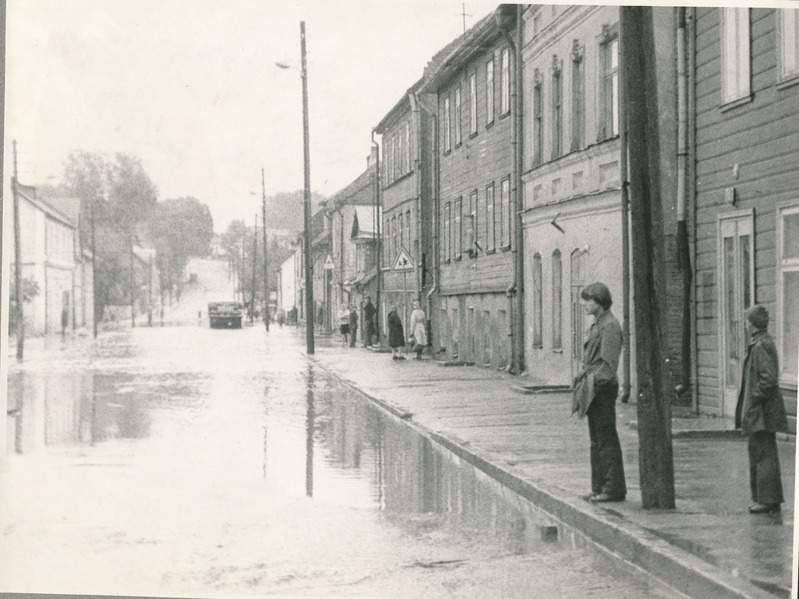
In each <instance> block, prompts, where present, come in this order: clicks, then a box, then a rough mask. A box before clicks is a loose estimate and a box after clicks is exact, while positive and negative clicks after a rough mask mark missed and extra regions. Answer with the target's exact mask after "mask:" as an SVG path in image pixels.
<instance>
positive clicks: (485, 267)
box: [438, 41, 513, 294]
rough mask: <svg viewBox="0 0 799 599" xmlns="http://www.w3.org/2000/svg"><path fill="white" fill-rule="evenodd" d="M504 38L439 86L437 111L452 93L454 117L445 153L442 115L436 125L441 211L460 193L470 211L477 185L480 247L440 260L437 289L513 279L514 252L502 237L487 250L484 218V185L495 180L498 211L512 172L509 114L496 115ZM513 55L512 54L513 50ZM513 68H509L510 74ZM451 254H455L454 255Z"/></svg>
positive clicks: (467, 288)
mask: <svg viewBox="0 0 799 599" xmlns="http://www.w3.org/2000/svg"><path fill="white" fill-rule="evenodd" d="M504 47H505V44H504V42H499V41H498V42H497V43H496V44H495V46H494V47H493V48H492V50H491V51H489V52H484V53H482V54H480V55H479V56H478V57H477V58H474V59H472V60H470V61H469V62H468V63H466V64H464V65H463V68H462V69H461V71H460V72H459V74H458V75H456V76H455V77H454V78H453V79H452V80H451V81H449V82H448V83H447V84H446V85H444V86H442V88H441V89H439V91H438V108H439V110H438V114H439V116H440V118H441V119H443V114H444V108H443V105H444V98H445V97H447V96H449V97H450V113H451V118H452V119H453V121H452V122H453V125H452V128H451V132H452V133H451V135H452V150H451V151H450V152H447V153H444V147H445V141H444V131H445V129H444V124H443V122H442V121H441V120H440V121H439V123H438V127H439V147H438V152H439V160H440V162H439V165H440V167H439V168H440V198H439V202H440V204H441V212H440V213H441V215H442V216H441V217H442V219H443V218H444V217H443V214H444V209H443V206H444V204H445V203H446V202H450V203H452V202H454V201H455V200H457V199H458V198H461V197H462V201H463V206H464V214H466V212H467V211H468V205H469V194H471V193H472V192H473V191H474V190H477V197H478V200H477V205H478V209H477V238H478V240H479V241H480V245H481V246H482V247H483V250H484V251H482V252H480V253H479V256H478V257H477V258H470V257H469V256H468V254H467V253H465V252H463V251H462V258H461V260H454V259H453V260H451V261H450V262H449V263H445V262H443V261H442V264H441V276H440V293H442V294H451V293H467V292H469V293H470V292H474V293H478V292H482V291H496V290H503V291H504V289H505V288H506V287H507V286H508V285H509V284H510V282H511V280H512V278H513V257H512V256H513V254H512V252H509V251H502V250H501V249H500V245H501V242H500V240H499V239H497V249H496V252H495V253H494V254H486V253H485V248H486V243H485V240H486V222H485V221H486V218H485V199H486V194H485V189H486V185H489V184H490V183H492V182H493V183H494V204H495V211H496V214H497V215H498V214H499V198H500V189H501V181H502V179H503V178H505V177H508V176H510V175H511V172H512V168H513V149H512V146H511V133H512V130H511V125H512V118H511V117H510V114H506V115H505V116H501V115H500V110H501V107H500V81H501V66H500V56H501V50H502V48H504ZM492 53H493V56H494V121H493V124H492V125H490V126H488V127H487V126H486V94H485V85H486V71H485V65H486V63H487V62H488V60H489V59H490V58H491V55H492ZM511 59H512V55H511ZM472 72H473V73H475V76H476V87H477V134H476V135H475V136H471V135H470V132H469V79H468V77H469V74H471V73H472ZM512 73H513V69H512V68H511V76H512ZM458 84H460V86H461V106H462V108H461V113H462V123H461V130H462V143H461V144H460V145H457V146H456V145H455V137H454V136H455V125H454V119H455V118H456V112H455V103H454V90H455V88H456V87H457V85H458ZM463 231H464V235H463V239H464V240H465V238H466V226H465V224H464V226H463ZM438 234H439V236H440V241H439V243H440V247H441V251H440V254H441V258H442V260H443V257H444V248H445V245H444V244H445V243H446V239H445V238H444V228H443V223H439V231H438ZM453 258H454V256H453Z"/></svg>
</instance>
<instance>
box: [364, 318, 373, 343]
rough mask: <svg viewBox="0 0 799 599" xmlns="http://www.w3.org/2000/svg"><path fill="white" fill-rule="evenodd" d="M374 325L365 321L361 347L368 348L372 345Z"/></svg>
mask: <svg viewBox="0 0 799 599" xmlns="http://www.w3.org/2000/svg"><path fill="white" fill-rule="evenodd" d="M374 334H375V333H374V325H373V324H372V323H371V322H369V321H368V320H367V321H366V324H364V326H363V345H364V347H369V346H370V345H372V337H374Z"/></svg>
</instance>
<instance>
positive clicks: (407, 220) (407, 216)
mask: <svg viewBox="0 0 799 599" xmlns="http://www.w3.org/2000/svg"><path fill="white" fill-rule="evenodd" d="M405 230H406V231H407V232H408V239H407V240H406V243H407V245H405V246H403V247H405V248H406V249H407V250H408V251H409V252H410V251H411V238H412V237H411V211H410V210H407V211H406V212H405Z"/></svg>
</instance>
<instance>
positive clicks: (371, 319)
mask: <svg viewBox="0 0 799 599" xmlns="http://www.w3.org/2000/svg"><path fill="white" fill-rule="evenodd" d="M376 315H377V308H375V306H374V304H373V303H372V298H371V297H369V296H368V295H367V296H366V299H365V300H364V304H363V346H364V347H371V346H372V338H373V337H374V335H375V316H376Z"/></svg>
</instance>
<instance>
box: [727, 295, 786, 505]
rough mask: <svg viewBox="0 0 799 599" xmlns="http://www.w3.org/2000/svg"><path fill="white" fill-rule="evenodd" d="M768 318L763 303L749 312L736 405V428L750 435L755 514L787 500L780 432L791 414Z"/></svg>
mask: <svg viewBox="0 0 799 599" xmlns="http://www.w3.org/2000/svg"><path fill="white" fill-rule="evenodd" d="M768 320H769V316H768V310H766V308H765V307H764V306H761V305H755V306H752V307H751V308H750V309H749V310H748V311H747V313H746V321H745V326H746V330H747V332H748V333H749V345H748V346H747V348H746V358H744V365H743V373H742V376H741V389H740V391H739V392H738V404H737V405H736V407H735V428H740V429H741V432H742V433H743V434H745V435H748V437H749V486H750V489H751V492H752V500H753V501H754V502H755V503H754V504H753V505H752V506H750V507H749V511H750V512H751V513H753V514H768V513H772V512H779V511H780V504H781V503H783V502H784V501H785V498H784V497H783V494H782V478H781V476H780V460H779V455H778V453H777V439H776V433H777V432H785V431H787V430H788V418H787V416H786V414H785V402H784V401H783V399H782V392H781V391H780V381H779V372H780V369H779V361H778V358H777V348H776V347H775V346H774V341H773V340H772V339H771V336H770V335H769V334H768V331H767V330H766V329H767V328H768Z"/></svg>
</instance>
